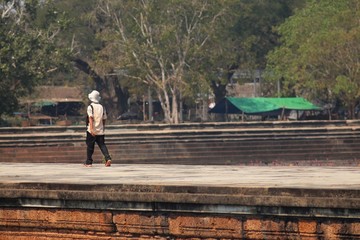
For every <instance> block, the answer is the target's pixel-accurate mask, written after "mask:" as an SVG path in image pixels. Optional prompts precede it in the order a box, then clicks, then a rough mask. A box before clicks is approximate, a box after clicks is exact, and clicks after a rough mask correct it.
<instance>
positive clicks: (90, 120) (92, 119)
mask: <svg viewBox="0 0 360 240" xmlns="http://www.w3.org/2000/svg"><path fill="white" fill-rule="evenodd" d="M89 130H90V134H91V135H93V136H95V135H96V134H95V132H94V118H93V117H89Z"/></svg>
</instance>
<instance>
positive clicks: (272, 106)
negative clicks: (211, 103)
mask: <svg viewBox="0 0 360 240" xmlns="http://www.w3.org/2000/svg"><path fill="white" fill-rule="evenodd" d="M291 110H298V111H313V110H318V111H319V110H321V108H320V107H318V106H315V105H314V104H312V103H311V102H309V101H307V100H305V99H304V98H301V97H292V98H261V97H260V98H235V97H226V98H224V99H223V100H221V101H220V102H219V103H217V104H216V105H215V107H214V108H212V109H211V110H210V111H209V113H221V114H247V115H261V116H266V115H282V114H283V113H284V111H287V112H289V111H291Z"/></svg>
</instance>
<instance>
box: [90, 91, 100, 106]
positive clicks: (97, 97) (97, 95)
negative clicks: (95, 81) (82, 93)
mask: <svg viewBox="0 0 360 240" xmlns="http://www.w3.org/2000/svg"><path fill="white" fill-rule="evenodd" d="M88 98H89V99H90V101H92V102H94V103H99V101H100V99H101V97H100V93H99V92H98V91H96V90H93V91H92V92H91V93H89V95H88Z"/></svg>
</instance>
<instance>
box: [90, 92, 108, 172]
mask: <svg viewBox="0 0 360 240" xmlns="http://www.w3.org/2000/svg"><path fill="white" fill-rule="evenodd" d="M88 97H89V99H90V101H91V104H90V105H89V106H88V108H87V117H88V124H87V131H86V145H87V158H86V162H85V164H84V166H86V167H91V166H92V163H93V159H92V155H93V153H94V147H95V142H96V143H97V145H98V146H99V148H100V150H101V152H102V154H103V155H104V158H105V166H106V167H110V166H111V157H110V155H109V151H108V149H107V147H106V145H105V132H104V131H105V120H106V118H107V115H106V110H105V108H104V107H103V106H102V105H101V104H100V103H99V101H100V99H101V98H100V93H99V92H98V91H96V90H93V91H92V92H91V93H90V94H89V95H88Z"/></svg>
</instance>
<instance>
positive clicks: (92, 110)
mask: <svg viewBox="0 0 360 240" xmlns="http://www.w3.org/2000/svg"><path fill="white" fill-rule="evenodd" d="M90 107H91V112H92V114H94V107H93V105H92V104H90ZM89 122H90V121H89V115H88V114H87V113H86V127H87V126H89Z"/></svg>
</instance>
